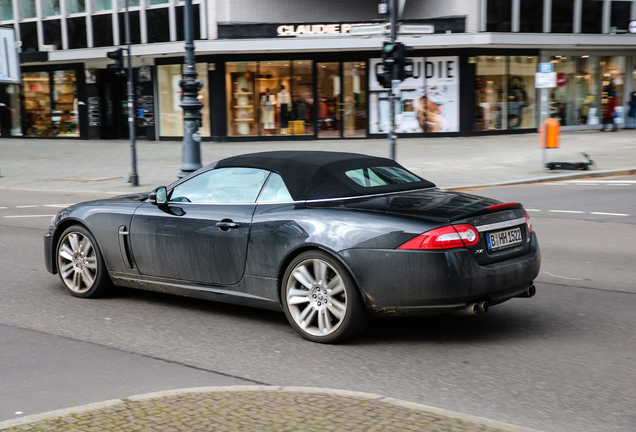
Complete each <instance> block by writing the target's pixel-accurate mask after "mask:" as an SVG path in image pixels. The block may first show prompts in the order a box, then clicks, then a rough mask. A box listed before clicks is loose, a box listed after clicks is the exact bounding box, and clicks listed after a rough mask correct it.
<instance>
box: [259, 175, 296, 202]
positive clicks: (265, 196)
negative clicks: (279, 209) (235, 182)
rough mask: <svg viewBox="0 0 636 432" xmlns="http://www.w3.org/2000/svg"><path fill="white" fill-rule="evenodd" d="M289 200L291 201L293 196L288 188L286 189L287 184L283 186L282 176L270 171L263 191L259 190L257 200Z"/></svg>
mask: <svg viewBox="0 0 636 432" xmlns="http://www.w3.org/2000/svg"><path fill="white" fill-rule="evenodd" d="M291 201H293V198H292V196H291V195H290V193H289V190H287V186H285V182H284V181H283V178H282V177H281V176H280V175H278V174H276V173H271V174H270V176H269V178H268V179H267V183H265V187H264V188H263V192H261V195H260V196H259V197H258V202H259V203H270V202H291Z"/></svg>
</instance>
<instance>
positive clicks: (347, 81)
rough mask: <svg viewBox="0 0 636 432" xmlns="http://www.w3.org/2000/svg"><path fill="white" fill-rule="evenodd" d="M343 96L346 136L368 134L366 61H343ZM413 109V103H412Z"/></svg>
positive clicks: (352, 136) (354, 136)
mask: <svg viewBox="0 0 636 432" xmlns="http://www.w3.org/2000/svg"><path fill="white" fill-rule="evenodd" d="M342 76H343V88H342V91H343V95H342V96H343V97H342V103H343V105H342V109H343V111H342V121H343V123H344V124H343V129H342V130H343V134H342V136H343V137H344V138H363V137H366V136H367V124H366V123H367V98H366V90H365V83H366V80H367V70H366V63H365V62H344V63H342ZM411 111H413V109H412V105H411Z"/></svg>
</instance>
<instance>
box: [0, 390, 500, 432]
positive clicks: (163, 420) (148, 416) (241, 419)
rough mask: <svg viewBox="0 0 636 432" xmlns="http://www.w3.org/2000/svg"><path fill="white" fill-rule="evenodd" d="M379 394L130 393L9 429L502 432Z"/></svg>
mask: <svg viewBox="0 0 636 432" xmlns="http://www.w3.org/2000/svg"><path fill="white" fill-rule="evenodd" d="M503 430H510V429H497V428H493V427H489V426H486V425H482V424H477V423H471V422H467V421H462V420H458V419H453V418H449V417H445V416H443V415H439V414H434V413H430V412H426V411H423V410H419V409H414V408H408V407H404V406H399V405H396V404H393V403H390V402H387V401H383V400H379V399H377V398H374V397H368V398H365V397H363V396H360V397H352V396H343V395H337V394H330V393H328V392H322V393H307V392H298V391H296V392H295V391H224V392H208V393H185V394H180V395H173V396H166V397H157V398H147V399H142V400H130V399H126V400H124V401H122V402H121V403H119V404H116V405H114V406H110V407H105V408H100V409H94V410H91V411H87V412H83V413H75V414H68V415H65V416H61V417H57V418H52V419H48V420H43V421H39V422H35V423H30V424H25V425H21V426H15V427H10V428H8V429H4V431H6V432H35V431H38V432H40V431H42V432H48V431H51V432H52V431H55V432H59V431H85V432H103V431H109V432H110V431H126V432H127V431H148V432H172V431H219V432H224V431H263V432H269V431H271V432H284V431H307V432H312V431H377V432H393V431H395V432H398V431H399V432H404V431H421V432H428V431H436V432H438V431H439V432H499V431H503Z"/></svg>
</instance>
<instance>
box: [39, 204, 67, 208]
mask: <svg viewBox="0 0 636 432" xmlns="http://www.w3.org/2000/svg"><path fill="white" fill-rule="evenodd" d="M72 205H74V204H43V205H42V207H57V208H66V207H69V206H72Z"/></svg>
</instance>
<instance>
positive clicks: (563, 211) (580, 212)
mask: <svg viewBox="0 0 636 432" xmlns="http://www.w3.org/2000/svg"><path fill="white" fill-rule="evenodd" d="M548 211H549V212H550V213H575V214H584V213H585V212H584V211H578V210H548Z"/></svg>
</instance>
